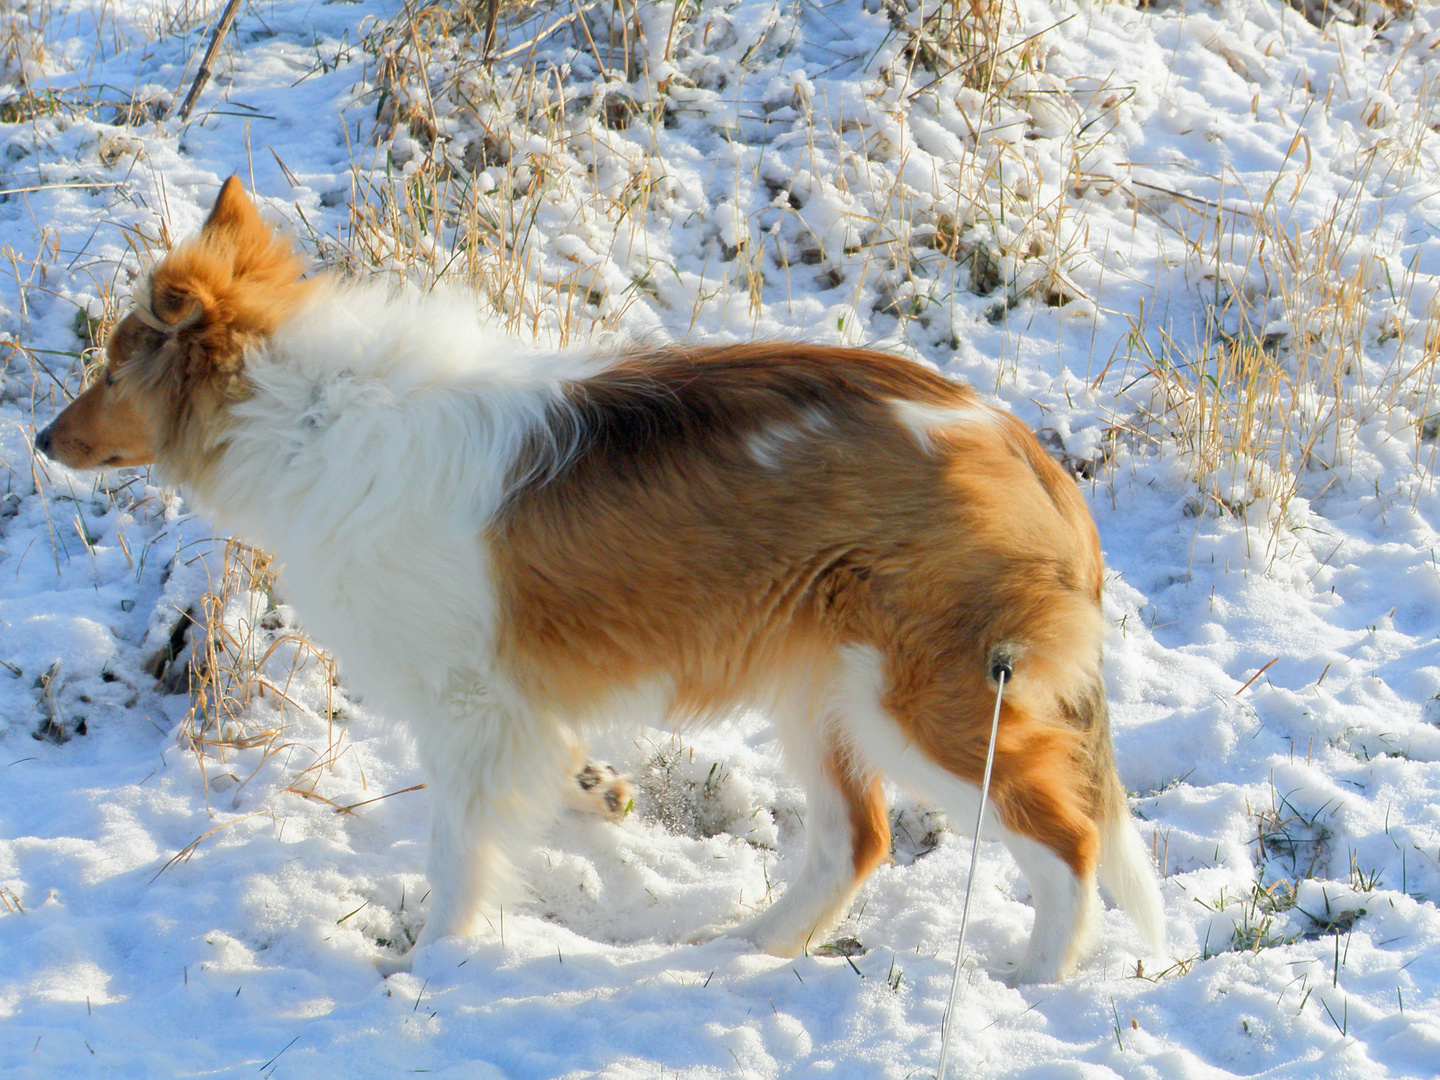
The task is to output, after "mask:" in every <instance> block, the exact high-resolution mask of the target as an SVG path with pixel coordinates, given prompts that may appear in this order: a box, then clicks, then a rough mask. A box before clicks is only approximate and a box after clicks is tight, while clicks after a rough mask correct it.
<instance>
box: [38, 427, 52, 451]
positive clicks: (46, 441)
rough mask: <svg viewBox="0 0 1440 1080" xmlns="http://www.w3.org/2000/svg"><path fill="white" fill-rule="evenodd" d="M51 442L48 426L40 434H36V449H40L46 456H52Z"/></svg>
mask: <svg viewBox="0 0 1440 1080" xmlns="http://www.w3.org/2000/svg"><path fill="white" fill-rule="evenodd" d="M50 443H51V439H50V429H49V428H48V427H47V428H46V429H45V430H44V431H42V432H40V434H39V435H36V436H35V449H36V450H38V451H40V453H42V454H44V455H45V456H46V457H49V456H50Z"/></svg>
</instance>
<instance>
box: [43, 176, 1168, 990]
mask: <svg viewBox="0 0 1440 1080" xmlns="http://www.w3.org/2000/svg"><path fill="white" fill-rule="evenodd" d="M302 269H303V266H302V260H301V258H300V256H298V255H297V254H296V253H295V251H294V250H293V249H292V247H291V245H290V243H289V242H288V241H287V240H285V239H283V238H281V237H280V236H278V235H277V234H276V233H275V232H274V231H273V230H272V229H271V228H270V227H268V226H267V225H266V224H265V223H264V222H263V220H262V219H261V217H260V215H259V212H258V211H257V209H256V207H255V205H254V203H253V202H252V201H251V199H250V197H249V196H248V195H247V194H246V192H245V190H244V188H243V186H242V185H241V183H240V181H239V179H238V178H236V177H231V178H230V179H229V180H228V181H227V182H226V183H225V184H224V186H223V187H222V189H221V191H220V194H219V197H218V198H217V200H216V202H215V205H214V208H213V209H212V210H211V212H210V215H209V217H208V219H207V220H206V222H205V225H204V227H203V229H202V231H201V232H200V233H199V234H198V236H196V237H194V238H191V239H189V240H187V241H185V242H183V243H181V244H179V245H178V246H177V247H175V248H174V249H173V250H172V251H171V252H170V253H169V254H168V255H167V256H166V257H165V258H164V259H163V261H161V262H160V263H159V264H158V265H157V266H156V267H154V269H153V271H152V272H151V274H150V276H149V278H148V280H146V281H145V282H144V283H143V284H142V286H141V287H140V288H139V289H138V290H137V292H136V294H135V296H134V298H133V303H134V306H133V308H132V309H131V310H130V311H129V313H128V314H126V315H125V317H124V318H122V319H121V320H120V322H119V323H118V324H117V325H116V327H115V329H114V331H113V332H112V333H111V335H110V337H109V339H108V342H107V344H106V359H105V364H104V367H103V369H102V374H101V377H100V378H98V379H97V380H96V381H95V382H94V383H93V384H92V385H91V386H90V387H89V388H88V389H86V390H85V391H84V392H83V393H81V394H80V395H79V396H78V397H77V398H76V399H75V400H74V401H73V402H72V403H71V404H70V405H69V406H68V407H67V408H65V409H64V410H63V411H62V412H61V413H60V414H59V415H58V416H57V417H56V419H55V420H54V422H53V423H52V424H50V426H49V427H47V428H46V429H45V430H44V431H42V432H41V433H40V434H39V435H38V436H36V440H35V445H36V448H37V449H38V450H39V451H41V452H43V453H44V454H46V455H47V456H49V457H50V458H52V459H53V460H55V461H57V462H60V463H62V464H64V465H67V466H71V467H73V468H90V467H97V466H98V467H119V466H132V465H144V464H147V463H152V462H153V463H154V465H155V466H156V468H157V470H158V473H159V475H160V477H161V479H163V480H164V481H165V482H166V483H169V484H173V485H175V486H177V487H178V488H179V489H181V490H182V491H183V492H184V493H185V494H186V495H187V497H188V498H190V499H191V500H192V501H193V502H194V503H195V504H197V505H198V506H199V507H200V508H202V509H203V510H204V511H205V512H206V513H207V514H209V515H211V517H212V519H213V520H214V521H215V522H216V523H218V524H220V525H222V526H223V527H225V528H226V529H230V530H234V531H235V532H236V533H238V534H241V535H243V536H245V537H246V538H247V539H250V540H252V541H255V542H258V543H259V544H261V545H263V546H264V547H265V548H267V549H268V550H270V551H271V552H273V553H275V554H276V555H277V556H278V557H279V561H280V563H281V565H282V568H283V569H282V580H283V581H284V583H285V587H286V589H287V592H288V595H289V597H290V600H291V602H292V604H293V606H294V607H295V609H296V610H297V611H298V612H299V613H300V615H301V617H302V619H303V620H304V621H305V624H306V626H307V629H308V630H309V632H310V633H311V634H313V636H314V637H315V638H316V639H317V640H318V641H320V642H322V643H324V644H325V645H326V646H328V647H329V648H331V649H332V650H333V651H334V653H335V654H336V656H337V658H338V659H339V660H340V663H341V664H342V666H343V670H344V671H345V672H346V673H347V677H348V678H349V679H350V681H351V682H352V683H353V684H355V685H356V686H357V687H358V688H359V689H360V690H361V691H362V692H363V693H365V695H366V696H367V701H369V702H370V703H371V704H372V705H374V706H376V707H377V708H378V709H379V711H380V712H381V713H382V714H383V715H386V716H390V717H395V718H403V719H404V720H405V721H407V722H408V724H409V725H410V729H411V731H412V732H413V734H414V738H415V742H416V745H417V747H418V751H419V755H420V758H421V761H422V763H423V767H424V770H425V773H426V775H427V778H428V781H429V790H430V795H431V799H432V810H431V816H432V821H431V829H430V851H429V858H428V864H427V865H428V874H429V878H430V884H431V893H430V903H429V911H428V914H427V917H426V922H425V925H424V929H423V931H422V932H421V933H420V935H419V937H418V940H417V941H416V943H415V945H414V947H413V948H412V950H411V952H410V953H409V954H407V955H406V956H405V957H402V958H400V959H399V960H393V959H391V960H385V961H382V962H381V964H380V966H381V968H382V970H384V971H389V970H398V969H401V968H404V967H405V966H407V964H408V963H409V959H410V957H411V956H413V955H414V952H415V950H418V949H422V948H424V947H425V946H426V945H427V944H428V943H430V942H433V941H435V940H436V939H438V938H441V937H444V936H446V935H452V934H453V935H467V934H470V933H472V932H475V931H476V930H477V926H478V923H479V920H480V911H481V909H482V905H483V904H484V903H485V902H486V901H488V900H490V899H492V898H493V897H495V895H496V892H497V889H499V888H501V887H502V886H503V884H504V882H505V879H506V878H507V876H508V875H509V874H510V871H511V868H512V867H513V866H514V862H515V859H514V856H515V855H516V854H518V853H519V852H520V851H521V850H523V848H524V845H525V844H526V843H527V842H528V841H529V840H530V839H531V833H530V832H529V829H528V827H527V823H530V822H533V821H536V820H543V818H544V814H543V813H539V812H538V811H539V809H540V806H539V804H542V803H545V802H547V801H551V799H552V795H553V796H554V797H555V798H556V799H558V797H559V790H560V788H561V787H562V782H561V777H563V775H564V773H565V771H566V765H567V755H568V754H569V753H570V752H571V751H570V748H571V747H573V745H575V741H576V740H577V739H579V738H581V737H583V735H584V733H585V732H586V731H587V730H588V729H590V728H592V727H593V726H595V725H597V724H606V723H613V722H617V721H620V720H623V719H626V718H628V717H631V716H634V715H637V714H641V715H645V714H654V713H664V714H666V715H668V716H669V717H671V718H672V719H674V720H676V721H677V722H686V721H695V720H705V719H709V718H716V717H724V716H725V715H727V714H729V713H731V712H733V711H734V710H735V709H737V708H742V707H755V708H760V709H763V710H765V711H766V712H768V714H769V715H770V717H772V718H773V722H774V725H775V731H776V733H777V735H778V737H779V740H780V743H781V745H782V747H783V752H784V756H785V758H786V760H787V762H788V765H789V767H790V768H791V769H793V771H794V772H795V774H796V775H797V776H798V778H799V779H800V780H801V781H802V783H803V785H804V788H805V794H806V805H807V814H806V845H805V853H804V857H803V861H802V866H801V869H800V870H799V872H798V874H797V876H796V877H795V879H794V880H793V881H791V882H790V883H789V887H788V888H787V889H786V890H785V892H784V893H783V895H782V896H781V897H780V898H779V899H778V900H777V901H775V902H774V903H773V904H772V905H770V906H769V907H768V908H767V909H766V910H764V911H763V912H761V913H760V914H759V915H757V916H755V917H753V918H751V919H750V920H749V921H747V922H744V923H742V924H740V925H739V926H737V927H734V928H732V929H730V930H729V931H728V933H730V934H732V935H734V936H736V937H738V938H742V939H744V940H746V941H748V942H750V943H752V944H753V945H754V946H756V947H758V948H759V949H762V950H764V951H766V952H769V953H773V954H776V955H779V956H793V955H796V954H798V953H799V952H801V951H802V950H804V949H805V948H806V947H807V946H808V945H810V944H812V943H818V941H820V940H823V939H822V938H819V937H818V935H822V934H824V933H825V932H826V930H827V929H828V928H829V927H830V926H832V925H833V924H834V922H835V921H836V920H837V919H838V918H839V917H840V916H841V915H843V914H844V912H845V911H846V910H847V908H848V905H849V903H850V901H851V899H852V898H853V896H854V894H855V892H856V890H857V889H858V888H859V887H860V885H861V883H862V882H864V880H865V879H866V877H867V875H868V874H869V873H870V872H871V871H872V870H873V869H874V868H875V867H876V866H877V865H878V864H880V863H881V862H883V861H885V860H886V859H887V858H888V857H889V853H890V835H889V822H888V816H887V807H886V801H885V796H884V793H883V790H882V786H881V777H882V775H888V776H889V777H890V778H891V779H893V780H894V781H896V782H897V783H899V784H901V785H904V786H905V787H907V788H911V789H914V790H915V791H917V792H919V793H922V794H923V795H924V796H925V797H927V798H929V799H932V800H935V801H936V802H938V803H939V804H940V805H942V806H943V807H945V808H946V809H947V810H948V811H949V812H950V813H951V814H952V816H955V820H965V819H969V820H974V816H975V814H976V813H977V812H978V804H979V798H978V794H979V792H978V787H979V782H980V778H981V775H982V772H983V770H984V768H985V761H986V754H987V747H988V743H989V732H990V723H991V716H992V714H993V711H994V709H995V699H996V693H997V689H999V687H998V686H997V680H998V679H1000V678H1001V677H1002V676H1003V677H1005V679H1006V681H1005V683H1004V686H1003V696H1002V702H1001V704H1000V719H999V735H998V738H997V740H996V743H995V746H994V766H993V770H994V771H993V784H992V788H991V799H990V802H989V804H988V809H987V828H988V830H989V831H990V832H991V834H992V835H998V836H999V837H1000V838H1002V839H1003V840H1004V842H1005V843H1006V845H1007V846H1008V848H1009V850H1010V852H1011V853H1012V854H1013V856H1014V858H1015V860H1016V862H1017V863H1018V864H1019V866H1020V869H1021V870H1022V871H1023V873H1024V875H1025V877H1026V878H1027V879H1028V882H1029V885H1030V891H1031V896H1032V903H1033V906H1034V909H1035V922H1034V929H1033V932H1032V934H1031V937H1030V941H1029V945H1028V948H1027V951H1026V953H1025V955H1024V957H1023V959H1022V960H1021V961H1020V963H1019V965H1018V967H1017V968H1016V969H1015V970H1014V973H1013V976H1014V981H1017V982H1049V981H1055V980H1058V979H1060V978H1063V977H1064V976H1065V975H1067V974H1068V973H1070V972H1071V971H1072V970H1073V968H1074V965H1075V964H1076V962H1077V958H1078V957H1079V956H1080V955H1081V953H1082V950H1083V949H1084V947H1085V945H1086V940H1087V935H1088V933H1089V931H1090V928H1091V925H1092V922H1093V919H1094V916H1095V911H1096V906H1097V903H1098V896H1097V880H1098V882H1099V883H1100V884H1103V885H1104V886H1105V887H1106V888H1107V890H1108V891H1109V892H1110V893H1111V894H1112V897H1113V898H1114V899H1115V900H1116V901H1118V902H1119V903H1120V904H1121V905H1122V906H1123V907H1124V908H1126V909H1127V910H1128V911H1129V912H1130V914H1131V916H1132V918H1133V919H1134V920H1135V922H1136V923H1137V924H1138V926H1139V927H1140V929H1141V930H1142V931H1143V932H1144V934H1145V936H1146V937H1147V939H1148V941H1149V942H1150V944H1151V946H1152V947H1155V948H1158V947H1159V945H1160V943H1161V941H1162V940H1163V923H1162V907H1161V900H1160V895H1159V888H1158V882H1157V880H1156V877H1155V871H1154V867H1153V865H1152V863H1151V861H1150V858H1149V856H1148V855H1147V853H1146V851H1145V849H1144V846H1143V845H1142V843H1141V841H1140V838H1139V836H1138V834H1137V831H1136V829H1135V826H1134V823H1133V821H1132V819H1131V816H1130V813H1129V809H1128V806H1127V803H1126V797H1125V791H1124V788H1123V787H1122V785H1121V783H1120V780H1119V777H1118V774H1117V773H1116V769H1115V763H1114V751H1113V746H1112V743H1111V739H1110V733H1109V727H1108V718H1107V712H1106V703H1105V689H1104V683H1103V678H1102V672H1101V640H1102V637H1103V630H1104V626H1103V621H1102V618H1101V613H1100V591H1101V579H1102V561H1101V553H1100V544H1099V538H1098V536H1097V533H1096V530H1095V526H1094V524H1093V522H1092V520H1091V518H1090V515H1089V513H1088V511H1087V509H1086V506H1085V503H1084V500H1083V499H1082V497H1081V495H1080V493H1079V492H1078V490H1077V488H1076V485H1075V483H1074V482H1073V480H1072V479H1071V478H1070V477H1069V476H1068V475H1067V474H1066V473H1065V472H1064V470H1063V469H1062V468H1061V467H1060V466H1059V465H1058V464H1056V463H1055V462H1054V461H1053V460H1052V459H1051V458H1050V457H1049V456H1048V455H1047V454H1046V453H1045V451H1044V450H1043V449H1042V448H1041V446H1040V445H1039V444H1038V442H1037V441H1036V439H1035V437H1034V435H1033V434H1032V433H1031V432H1030V431H1029V430H1028V429H1027V428H1026V427H1025V426H1024V425H1023V424H1021V423H1020V422H1019V421H1018V420H1017V419H1015V418H1014V417H1013V416H1011V415H1009V414H1008V413H1006V412H1003V411H1001V410H999V409H997V408H994V407H992V406H990V405H988V404H986V403H985V402H984V401H982V400H981V399H980V398H979V397H978V396H977V395H976V394H975V392H974V391H973V390H971V389H969V388H968V387H966V386H964V385H962V384H959V383H956V382H954V381H951V380H949V379H947V378H945V377H943V376H941V375H940V374H938V373H936V372H934V371H931V370H930V369H928V368H925V367H922V366H920V365H918V364H915V363H912V362H909V361H906V360H903V359H900V358H898V357H894V356H890V355H886V354H883V353H879V352H872V351H864V350H859V349H849V348H840V347H834V346H825V345H813V344H787V343H775V342H771V343H760V344H743V345H704V346H701V345H683V344H682V345H672V346H665V347H657V348H638V347H637V348H629V349H625V348H619V349H615V350H613V351H606V350H597V349H593V348H592V349H589V350H569V351H550V352H546V351H539V350H536V349H532V348H527V347H525V346H522V345H520V344H518V343H516V342H515V341H514V340H512V339H510V338H508V337H506V336H505V335H504V334H502V333H500V332H499V331H496V330H492V329H488V328H486V327H485V326H484V325H483V324H482V322H481V320H480V318H479V316H478V315H477V313H476V312H475V310H474V308H473V304H471V303H469V302H466V301H462V300H460V299H457V298H455V297H448V298H447V297H444V296H437V295H433V294H432V295H430V296H421V295H419V294H418V293H412V294H402V295H395V294H394V293H393V292H387V291H384V290H383V289H380V288H379V287H376V286H368V287H367V286H363V285H353V284H352V285H347V284H342V283H339V282H337V281H335V280H333V279H330V278H327V277H323V276H322V277H317V278H309V279H307V278H304V277H302Z"/></svg>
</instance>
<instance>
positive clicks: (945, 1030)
mask: <svg viewBox="0 0 1440 1080" xmlns="http://www.w3.org/2000/svg"><path fill="white" fill-rule="evenodd" d="M994 673H995V681H996V686H995V715H994V716H993V717H992V718H991V720H990V745H989V747H988V748H987V749H986V751H985V777H984V779H983V780H981V781H980V809H979V811H978V812H977V813H976V814H975V836H974V838H973V839H972V840H971V843H970V877H969V879H968V880H967V881H966V882H965V906H964V907H963V908H961V909H960V940H959V942H958V943H957V944H956V946H955V971H954V974H953V975H952V976H951V979H950V1002H949V1004H947V1005H946V1006H945V1018H944V1020H942V1021H941V1025H940V1067H939V1069H938V1070H936V1073H935V1080H945V1066H946V1063H947V1062H948V1061H949V1059H950V1026H951V1023H950V1021H951V1017H952V1016H953V1015H954V1013H955V999H956V998H957V997H959V996H960V961H961V959H962V958H963V957H964V955H965V928H966V926H967V925H968V924H969V922H970V894H971V893H972V892H973V891H974V889H975V867H976V865H977V864H978V863H979V861H980V823H981V822H982V821H984V820H985V800H986V799H987V798H988V797H989V795H990V770H991V769H992V768H993V767H994V765H995V737H996V735H997V734H999V731H1000V699H1001V697H1002V696H1004V693H1005V679H1006V677H1007V676H1008V675H1009V674H1010V669H1009V666H1008V665H1007V664H1003V663H997V664H996V665H995V672H994Z"/></svg>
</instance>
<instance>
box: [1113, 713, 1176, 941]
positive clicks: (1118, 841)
mask: <svg viewBox="0 0 1440 1080" xmlns="http://www.w3.org/2000/svg"><path fill="white" fill-rule="evenodd" d="M1097 707H1098V709H1099V710H1100V711H1101V714H1102V715H1101V716H1100V717H1097V719H1098V720H1100V724H1099V725H1098V726H1099V727H1100V731H1099V732H1098V734H1099V735H1100V740H1101V741H1102V742H1103V744H1104V749H1105V750H1106V751H1110V752H1109V753H1104V754H1103V755H1102V759H1101V760H1099V761H1097V762H1096V765H1097V767H1098V770H1097V771H1098V773H1099V775H1098V776H1097V778H1096V779H1097V781H1098V783H1099V787H1100V790H1099V793H1098V794H1099V800H1098V801H1099V807H1098V810H1099V813H1098V814H1097V820H1096V824H1097V825H1098V826H1099V827H1100V868H1099V873H1098V877H1099V879H1100V884H1101V885H1103V886H1104V887H1105V891H1106V892H1108V893H1109V894H1110V897H1111V899H1112V900H1114V901H1115V903H1117V904H1119V905H1120V907H1122V908H1124V909H1125V911H1126V912H1127V913H1128V914H1129V915H1130V918H1132V919H1133V920H1135V925H1137V926H1138V927H1139V928H1140V931H1141V933H1143V934H1144V935H1145V940H1146V942H1147V943H1148V944H1149V946H1150V948H1151V949H1152V950H1154V951H1155V952H1159V951H1160V950H1162V949H1163V948H1164V947H1165V905H1164V903H1163V901H1162V900H1161V898H1160V882H1159V879H1158V878H1157V876H1156V874H1155V863H1154V860H1153V859H1152V858H1151V857H1150V853H1149V852H1148V851H1146V850H1145V845H1144V843H1143V842H1142V841H1141V839H1140V833H1139V831H1138V830H1137V829H1136V828H1135V820H1134V819H1133V818H1132V817H1131V816H1130V806H1129V803H1128V802H1127V800H1126V795H1125V786H1124V785H1123V784H1122V783H1121V782H1120V774H1119V773H1117V772H1116V771H1115V763H1114V757H1113V751H1111V750H1110V733H1109V730H1108V728H1109V723H1108V718H1106V717H1105V716H1104V713H1105V700H1104V696H1103V694H1102V695H1101V696H1100V697H1099V699H1098V702H1097Z"/></svg>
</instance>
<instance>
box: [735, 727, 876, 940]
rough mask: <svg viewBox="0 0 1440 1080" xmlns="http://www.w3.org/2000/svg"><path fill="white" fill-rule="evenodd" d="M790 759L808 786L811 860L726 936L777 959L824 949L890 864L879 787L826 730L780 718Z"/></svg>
mask: <svg viewBox="0 0 1440 1080" xmlns="http://www.w3.org/2000/svg"><path fill="white" fill-rule="evenodd" d="M775 719H776V725H777V727H778V728H779V730H780V736H781V742H782V745H783V746H784V752H785V759H786V762H787V764H789V765H790V767H791V769H792V770H793V771H794V773H795V774H796V775H797V776H798V777H799V778H800V779H801V781H802V782H803V783H804V785H805V859H804V862H803V863H802V865H801V868H800V873H799V874H798V875H797V876H796V877H795V880H794V881H792V882H791V883H790V885H789V887H788V888H787V889H786V890H785V892H784V894H783V895H782V896H781V897H780V899H779V900H777V901H775V903H773V904H771V905H770V907H768V908H766V909H765V910H764V911H763V912H761V913H760V914H759V915H757V916H755V917H754V918H753V919H750V920H748V921H746V922H744V923H741V924H740V925H739V926H737V927H735V928H733V929H731V930H729V931H727V933H728V934H729V935H730V936H733V937H739V938H743V939H745V940H747V941H750V942H753V943H754V944H755V945H756V946H758V947H759V948H761V949H763V950H764V951H765V952H768V953H773V954H774V955H776V956H795V955H797V954H798V953H800V952H808V951H809V950H810V949H812V948H813V947H815V946H816V945H819V944H820V943H821V942H822V941H823V940H824V938H823V937H822V935H823V934H825V933H826V931H828V930H829V929H830V927H831V926H832V925H833V924H834V923H835V921H836V920H837V919H838V918H839V917H840V916H841V915H843V914H844V909H845V907H846V905H848V904H849V903H850V900H851V898H852V897H853V896H854V895H855V892H856V890H857V889H858V888H859V887H860V885H861V884H862V883H863V882H864V880H865V878H866V877H868V876H869V874H870V872H871V871H872V870H873V869H875V867H876V866H878V865H879V864H880V863H881V862H883V861H884V860H885V859H888V858H889V857H890V822H889V819H888V816H887V809H886V804H885V796H884V793H883V792H882V791H881V788H880V781H879V779H878V777H876V776H875V774H874V773H873V772H871V771H869V770H867V769H866V768H865V767H864V766H863V765H862V764H861V762H860V761H859V759H857V758H856V757H855V755H854V754H853V753H852V752H851V751H850V749H849V748H848V746H847V745H846V744H845V743H844V742H843V741H842V739H841V738H840V736H839V735H838V733H837V732H836V731H834V730H831V729H829V728H828V726H827V725H825V724H823V723H822V724H819V725H815V726H810V724H809V723H807V722H805V721H801V720H800V718H798V717H786V716H784V715H783V713H782V714H779V715H777V716H776V717H775Z"/></svg>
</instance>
